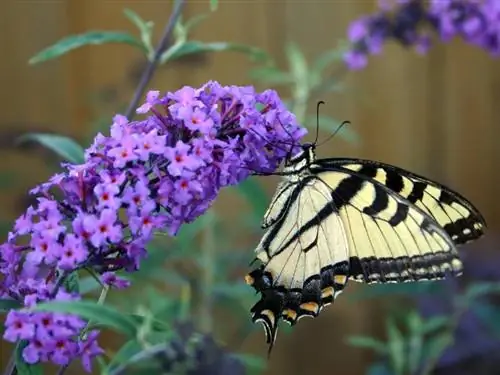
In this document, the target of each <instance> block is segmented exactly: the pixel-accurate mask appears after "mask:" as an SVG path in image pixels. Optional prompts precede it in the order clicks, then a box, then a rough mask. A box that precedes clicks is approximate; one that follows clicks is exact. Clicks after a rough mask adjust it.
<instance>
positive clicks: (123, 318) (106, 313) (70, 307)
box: [31, 301, 137, 336]
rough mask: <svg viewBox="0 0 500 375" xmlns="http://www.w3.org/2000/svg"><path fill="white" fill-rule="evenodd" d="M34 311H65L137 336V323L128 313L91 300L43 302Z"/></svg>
mask: <svg viewBox="0 0 500 375" xmlns="http://www.w3.org/2000/svg"><path fill="white" fill-rule="evenodd" d="M31 310H32V311H52V312H64V313H68V314H75V315H78V316H80V317H82V318H84V319H86V320H91V321H92V322H93V323H94V324H99V325H101V326H104V327H109V328H112V329H114V330H116V331H117V332H121V333H124V334H126V335H128V336H135V334H136V333H137V324H136V323H135V321H134V319H132V318H131V317H130V316H129V315H128V314H126V313H122V312H120V311H118V310H116V309H114V308H113V307H110V306H105V305H98V304H96V303H95V302H90V301H52V302H47V303H41V304H38V305H36V306H35V307H33V308H32V309H31Z"/></svg>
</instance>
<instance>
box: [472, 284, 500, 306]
mask: <svg viewBox="0 0 500 375" xmlns="http://www.w3.org/2000/svg"><path fill="white" fill-rule="evenodd" d="M494 293H500V283H487V282H483V283H474V284H471V285H470V286H469V287H468V288H467V290H466V291H465V293H464V298H465V299H466V300H467V301H469V302H472V300H474V299H476V298H478V297H483V296H486V295H488V294H494Z"/></svg>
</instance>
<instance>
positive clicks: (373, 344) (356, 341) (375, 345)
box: [347, 336, 388, 355]
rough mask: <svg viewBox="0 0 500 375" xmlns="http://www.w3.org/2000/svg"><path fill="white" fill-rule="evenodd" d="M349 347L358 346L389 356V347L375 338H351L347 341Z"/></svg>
mask: <svg viewBox="0 0 500 375" xmlns="http://www.w3.org/2000/svg"><path fill="white" fill-rule="evenodd" d="M347 341H348V343H349V345H352V346H356V347H358V348H365V349H371V350H373V351H374V352H375V353H377V354H379V355H385V354H387V350H388V348H387V345H386V344H385V343H384V342H383V341H380V340H377V339H376V338H374V337H369V336H350V337H349V338H348V339H347Z"/></svg>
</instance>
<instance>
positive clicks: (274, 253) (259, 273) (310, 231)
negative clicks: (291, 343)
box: [247, 176, 348, 347]
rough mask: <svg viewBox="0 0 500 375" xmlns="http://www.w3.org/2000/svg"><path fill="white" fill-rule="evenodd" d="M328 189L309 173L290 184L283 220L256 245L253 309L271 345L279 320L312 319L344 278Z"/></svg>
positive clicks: (343, 253) (342, 236) (340, 238)
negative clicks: (257, 262) (256, 294)
mask: <svg viewBox="0 0 500 375" xmlns="http://www.w3.org/2000/svg"><path fill="white" fill-rule="evenodd" d="M330 194H331V191H330V188H329V187H328V186H327V185H325V184H324V183H323V182H322V181H321V180H319V179H317V178H315V177H314V176H311V177H310V178H305V179H303V180H302V181H301V182H300V184H296V185H294V186H293V190H292V191H291V192H290V196H289V198H288V206H287V215H286V217H287V219H286V220H280V221H278V222H276V223H275V224H274V225H272V226H271V227H270V228H269V229H268V231H267V232H266V233H265V234H264V236H263V238H262V239H261V241H260V243H259V245H258V246H257V249H256V254H257V258H258V259H259V260H260V261H261V262H262V266H261V267H260V268H258V269H255V270H254V271H252V272H251V273H250V274H249V275H248V276H247V282H248V283H249V284H250V285H252V286H253V287H254V288H255V289H256V290H257V291H259V292H261V294H262V295H261V299H260V301H259V302H257V303H256V304H255V305H254V307H253V308H252V314H253V315H252V319H253V321H254V322H256V321H259V322H261V323H263V325H264V328H265V331H266V336H267V341H268V343H269V344H270V347H272V344H273V343H274V340H275V338H276V332H277V325H278V322H279V320H280V318H283V319H284V320H285V321H287V322H288V323H290V324H292V325H293V324H295V322H296V321H297V320H298V319H300V318H301V317H303V316H312V317H315V316H317V315H318V314H319V312H320V310H321V309H322V308H323V307H324V306H325V305H328V304H330V303H332V302H333V300H334V298H335V297H336V296H337V295H338V294H339V293H340V292H341V291H342V289H343V287H344V285H345V283H346V282H347V272H348V262H347V261H348V249H347V246H348V244H347V237H346V232H345V230H344V227H343V223H342V220H341V218H340V216H339V214H338V212H337V211H336V208H335V206H334V205H332V202H331V198H330V197H331V195H330Z"/></svg>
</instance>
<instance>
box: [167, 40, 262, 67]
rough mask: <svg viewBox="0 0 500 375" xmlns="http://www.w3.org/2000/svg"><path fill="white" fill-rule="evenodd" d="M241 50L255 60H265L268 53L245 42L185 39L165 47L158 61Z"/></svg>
mask: <svg viewBox="0 0 500 375" xmlns="http://www.w3.org/2000/svg"><path fill="white" fill-rule="evenodd" d="M227 51H235V52H243V53H245V54H247V55H249V56H250V58H251V59H252V60H255V61H265V60H267V59H268V55H267V53H266V52H265V51H263V50H261V49H260V48H257V47H252V46H247V45H245V44H238V43H228V42H210V43H204V42H200V41H194V40H191V41H187V42H183V43H177V44H174V45H173V46H172V47H170V48H169V49H167V50H166V51H165V52H164V53H163V55H162V56H161V59H160V62H161V63H162V64H163V63H165V62H167V61H172V60H175V59H178V58H179V57H183V56H187V55H192V54H195V53H208V52H227Z"/></svg>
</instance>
